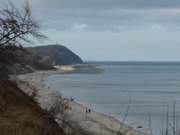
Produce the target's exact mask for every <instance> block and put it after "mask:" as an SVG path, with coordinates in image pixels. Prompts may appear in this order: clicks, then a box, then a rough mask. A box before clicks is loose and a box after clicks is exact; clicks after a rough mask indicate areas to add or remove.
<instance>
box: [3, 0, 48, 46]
mask: <svg viewBox="0 0 180 135" xmlns="http://www.w3.org/2000/svg"><path fill="white" fill-rule="evenodd" d="M40 28H41V26H40V25H39V24H38V22H37V21H35V20H34V19H33V17H32V13H31V8H30V5H29V3H28V2H27V3H26V4H25V6H24V7H23V8H22V11H20V10H18V9H17V8H16V7H15V6H14V5H13V4H12V3H9V5H8V6H7V7H6V8H4V9H2V10H0V47H3V46H9V45H21V44H20V41H25V42H29V41H30V40H29V39H28V37H29V36H32V37H36V38H45V36H44V35H43V34H42V33H40V32H39V30H40Z"/></svg>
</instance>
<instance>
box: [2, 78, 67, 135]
mask: <svg viewBox="0 0 180 135" xmlns="http://www.w3.org/2000/svg"><path fill="white" fill-rule="evenodd" d="M0 134H1V135H65V133H64V131H63V130H62V129H61V128H60V127H59V126H58V124H57V123H56V122H55V121H54V118H53V117H51V116H50V115H49V114H48V113H47V112H46V111H44V110H42V109H41V108H40V107H39V106H38V105H37V103H35V102H34V101H33V100H32V99H31V98H30V97H28V96H27V95H26V94H24V93H23V92H22V91H21V90H20V89H19V88H18V87H17V85H16V84H15V83H13V82H11V81H1V80H0Z"/></svg>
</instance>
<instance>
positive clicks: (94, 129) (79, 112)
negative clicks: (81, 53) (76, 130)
mask: <svg viewBox="0 0 180 135" xmlns="http://www.w3.org/2000/svg"><path fill="white" fill-rule="evenodd" d="M62 67H63V68H58V70H56V71H54V70H52V71H39V72H34V73H30V74H24V75H19V76H17V77H12V80H14V81H16V82H17V84H18V86H19V87H20V89H21V90H23V92H25V93H26V94H28V95H29V96H32V95H33V92H34V91H36V95H35V97H34V100H35V101H36V102H37V103H38V104H39V105H40V107H41V108H43V109H45V110H48V109H49V108H50V107H51V106H53V105H54V104H55V103H56V101H57V100H58V99H59V98H61V99H62V98H63V97H61V96H60V93H59V92H56V91H55V90H52V88H50V87H47V86H46V85H45V84H44V83H43V82H45V81H46V80H47V79H48V77H49V76H51V75H55V74H63V73H71V72H73V71H74V70H75V69H74V68H73V67H72V66H62ZM67 101H68V106H69V107H70V108H71V109H68V110H67V111H65V114H66V115H67V116H68V117H67V118H68V121H71V122H72V123H74V125H77V124H78V126H79V127H81V128H82V129H83V130H85V131H86V132H88V133H91V134H94V135H118V134H120V133H121V134H126V135H146V134H145V133H142V132H140V131H137V130H135V129H133V128H131V127H129V126H128V125H126V124H124V123H122V122H120V121H119V120H117V119H115V118H114V117H112V116H108V115H105V114H102V113H99V112H95V111H94V110H91V112H90V113H87V112H86V110H87V107H86V106H83V105H82V104H80V103H77V102H75V101H70V100H67ZM55 117H57V118H58V117H61V116H60V113H59V115H58V113H57V115H56V116H55ZM60 123H61V122H60ZM60 123H59V124H60Z"/></svg>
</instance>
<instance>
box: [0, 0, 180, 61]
mask: <svg viewBox="0 0 180 135" xmlns="http://www.w3.org/2000/svg"><path fill="white" fill-rule="evenodd" d="M11 2H13V3H14V4H15V5H17V6H19V5H23V4H24V2H25V0H11ZM29 3H30V4H31V7H32V11H33V15H34V17H35V18H36V19H37V20H38V21H39V22H40V23H41V24H42V26H43V29H42V31H43V32H44V33H45V34H46V35H47V36H48V37H49V38H48V40H46V41H44V42H42V43H38V42H35V43H34V44H33V45H34V46H35V45H44V44H56V43H58V44H62V45H65V46H67V47H68V48H70V49H71V50H72V51H74V52H75V53H77V54H78V55H79V56H80V57H82V59H83V60H96V61H180V0H29ZM4 4H5V1H4V0H0V7H2V5H4Z"/></svg>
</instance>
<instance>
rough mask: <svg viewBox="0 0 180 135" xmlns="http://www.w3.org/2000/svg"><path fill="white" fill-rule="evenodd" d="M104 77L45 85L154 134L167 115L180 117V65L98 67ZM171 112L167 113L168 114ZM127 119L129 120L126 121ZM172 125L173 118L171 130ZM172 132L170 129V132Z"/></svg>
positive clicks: (66, 78) (69, 77) (66, 77)
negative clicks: (103, 70)
mask: <svg viewBox="0 0 180 135" xmlns="http://www.w3.org/2000/svg"><path fill="white" fill-rule="evenodd" d="M98 64H99V66H100V67H101V68H103V69H105V72H104V73H102V74H78V73H76V74H63V75H62V74H61V75H53V76H50V77H49V79H48V81H47V82H46V83H47V84H48V85H49V86H50V87H52V88H53V89H55V90H56V91H60V92H61V93H62V94H63V95H64V96H65V97H68V98H70V97H73V98H75V100H76V101H78V102H80V103H82V104H84V105H86V106H88V107H90V108H92V109H94V110H95V111H97V112H102V113H105V114H108V115H111V116H114V117H116V118H117V119H119V120H124V121H125V122H126V123H128V124H129V125H130V126H132V127H134V128H137V129H138V128H139V126H142V128H140V130H142V131H144V132H147V133H150V132H153V134H160V133H161V130H163V129H165V123H166V113H167V112H169V116H170V117H171V116H172V115H173V105H175V115H176V123H177V124H178V125H179V117H180V63H168V62H167V63H153V62H152V63H146V62H118V63H98ZM167 110H168V111H167ZM126 116H127V119H125V118H126ZM172 125H173V122H172V121H171V118H170V120H169V127H170V128H171V126H172ZM170 130H171V129H170Z"/></svg>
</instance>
